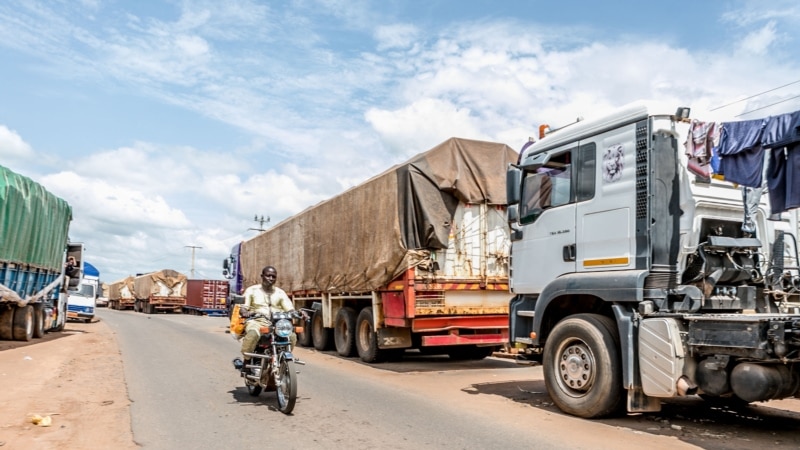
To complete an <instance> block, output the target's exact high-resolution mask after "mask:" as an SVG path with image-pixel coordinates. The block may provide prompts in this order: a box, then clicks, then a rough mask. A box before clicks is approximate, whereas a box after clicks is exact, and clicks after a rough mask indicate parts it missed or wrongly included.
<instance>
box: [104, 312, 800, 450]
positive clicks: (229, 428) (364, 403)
mask: <svg viewBox="0 0 800 450" xmlns="http://www.w3.org/2000/svg"><path fill="white" fill-rule="evenodd" d="M99 317H100V318H101V320H103V321H105V322H106V323H107V324H108V325H109V326H110V327H111V329H112V330H113V331H114V333H115V335H116V339H117V341H118V344H119V347H120V350H121V354H122V358H123V362H124V367H125V370H124V376H125V381H126V383H127V386H128V394H129V397H130V399H131V401H132V406H131V416H132V428H133V434H134V439H135V441H136V442H137V443H139V444H140V445H142V446H143V447H144V448H147V449H176V448H195V449H217V448H240V449H250V448H253V449H255V448H282V449H291V448H297V449H310V448H324V449H339V448H342V449H344V448H347V449H375V448H381V449H412V448H413V449H486V448H508V449H516V448H520V449H539V448H541V449H579V448H581V449H605V448H607V449H615V450H622V449H628V448H630V449H634V448H637V449H639V448H642V447H647V448H648V449H649V450H654V449H660V448H664V449H677V448H710V449H724V448H732V449H738V448H742V449H743V448H752V446H754V445H755V446H763V444H766V443H768V444H771V445H770V448H791V446H792V445H795V446H796V444H797V441H795V440H792V439H793V436H795V435H797V431H798V430H800V415H798V414H796V413H783V412H780V413H777V414H776V415H773V413H772V410H771V409H770V408H760V409H759V410H757V411H756V412H757V414H755V415H756V416H757V417H756V418H753V417H750V418H747V417H746V418H744V419H743V420H744V422H736V427H737V428H736V429H735V430H733V431H730V430H728V427H727V424H726V423H725V422H726V421H728V420H733V419H731V417H733V416H725V417H723V418H722V419H717V422H715V421H714V419H709V420H707V421H705V422H703V418H704V417H709V416H708V414H707V411H708V410H707V409H705V407H704V406H703V405H702V403H701V405H700V406H703V408H702V409H698V405H697V404H695V403H691V402H689V403H684V404H681V403H678V404H677V405H668V406H667V407H666V408H665V411H664V412H663V413H659V414H649V415H639V416H627V417H621V418H614V419H608V420H602V421H588V420H583V419H578V418H574V417H570V416H567V415H564V414H562V413H560V411H558V410H556V409H555V408H554V407H553V406H552V403H551V402H549V397H547V394H546V392H544V384H543V382H542V381H541V380H542V377H541V368H540V367H528V366H520V365H518V364H516V363H514V362H513V361H510V360H505V359H498V358H487V359H485V360H482V361H464V362H456V361H450V360H449V359H447V358H446V357H430V356H425V357H423V356H419V355H417V356H415V355H413V354H412V355H407V357H406V358H405V359H404V360H403V361H401V362H393V363H385V364H378V365H367V364H363V363H361V362H360V360H358V359H357V358H341V357H339V356H337V355H335V354H333V353H320V352H316V351H314V350H313V349H306V348H298V349H296V351H295V354H296V355H297V356H298V357H299V358H301V359H302V360H304V361H305V362H307V365H305V366H299V369H300V374H299V376H298V380H299V383H298V384H299V399H298V402H297V405H296V407H295V410H294V412H293V414H292V415H289V416H286V415H284V414H281V413H280V412H278V411H277V410H276V409H275V405H276V400H275V397H274V393H269V392H266V393H262V394H261V395H260V396H259V397H255V398H254V397H251V396H250V395H248V393H247V390H246V389H245V387H244V384H243V383H242V381H241V378H240V377H239V375H238V372H237V371H235V370H234V369H233V366H232V364H231V360H232V359H233V358H234V357H235V356H237V355H238V352H239V343H238V342H237V341H235V340H234V339H233V338H232V337H231V336H230V335H229V334H227V333H226V330H227V319H225V318H218V317H199V316H191V315H180V314H169V315H168V314H156V315H146V314H141V313H134V312H132V311H115V310H106V309H102V310H100V311H99ZM698 411H706V412H698ZM760 412H766V417H767V419H766V420H765V419H764V417H765V416H763V415H759V414H758V413H760ZM775 421H779V422H777V423H779V426H780V427H781V428H780V429H779V430H777V432H776V430H774V429H769V427H767V429H766V430H764V428H765V427H764V424H766V423H776V422H775ZM698 422H699V425H698ZM760 430H764V431H763V432H764V433H765V434H764V435H759V433H761V432H762V431H760ZM782 430H785V431H786V433H787V434H786V436H782V435H781V432H782ZM788 436H791V437H792V438H791V439H787V438H786V437H788ZM786 444H788V445H790V447H786V446H784V445H786Z"/></svg>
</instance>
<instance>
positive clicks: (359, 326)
mask: <svg viewBox="0 0 800 450" xmlns="http://www.w3.org/2000/svg"><path fill="white" fill-rule="evenodd" d="M372 319H373V317H372V308H370V307H367V308H364V309H362V310H361V312H360V313H358V318H357V319H356V327H355V341H356V342H355V343H356V350H357V351H358V356H359V357H360V358H361V360H362V361H364V362H365V363H374V362H380V361H382V360H383V356H384V355H383V352H382V351H381V349H379V348H378V334H377V333H375V327H374V326H373V324H372Z"/></svg>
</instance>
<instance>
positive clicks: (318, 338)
mask: <svg viewBox="0 0 800 450" xmlns="http://www.w3.org/2000/svg"><path fill="white" fill-rule="evenodd" d="M332 332H333V330H331V329H330V328H325V327H324V326H322V310H316V311H314V314H313V315H312V316H311V340H312V341H313V343H314V349H315V350H317V351H319V352H324V351H325V350H330V348H331V342H333V336H332Z"/></svg>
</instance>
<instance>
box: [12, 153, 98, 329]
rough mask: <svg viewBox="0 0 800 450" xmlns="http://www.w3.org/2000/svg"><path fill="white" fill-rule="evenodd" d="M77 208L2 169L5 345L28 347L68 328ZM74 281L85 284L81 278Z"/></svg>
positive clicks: (31, 181) (75, 249)
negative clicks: (11, 342)
mask: <svg viewBox="0 0 800 450" xmlns="http://www.w3.org/2000/svg"><path fill="white" fill-rule="evenodd" d="M71 220H72V208H71V207H70V206H69V204H68V203H67V202H66V201H65V200H63V199H61V198H59V197H57V196H55V195H53V194H52V193H50V192H49V191H47V190H46V189H45V188H44V187H43V186H42V185H40V184H39V183H37V182H35V181H33V180H31V179H30V178H28V177H25V176H23V175H20V174H17V173H15V172H13V171H11V170H10V169H8V168H6V167H3V166H0V339H5V340H11V339H13V340H21V341H28V340H30V339H31V338H39V337H42V336H43V335H44V333H45V331H49V330H54V331H60V330H62V329H63V328H64V323H65V322H66V317H67V312H66V307H67V289H66V286H65V279H66V278H65V265H66V258H67V252H68V251H71V253H70V254H72V255H76V256H78V258H80V254H81V249H82V247H81V246H74V247H73V248H69V247H68V246H69V224H70V221H71ZM75 275H77V276H75V277H73V279H74V281H75V282H76V283H79V282H80V273H79V272H78V273H76V274H75Z"/></svg>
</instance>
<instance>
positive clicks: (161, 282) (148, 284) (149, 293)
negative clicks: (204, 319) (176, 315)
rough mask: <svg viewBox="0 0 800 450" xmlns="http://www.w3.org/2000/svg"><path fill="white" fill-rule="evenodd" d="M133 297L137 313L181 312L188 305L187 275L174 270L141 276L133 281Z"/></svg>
mask: <svg viewBox="0 0 800 450" xmlns="http://www.w3.org/2000/svg"><path fill="white" fill-rule="evenodd" d="M133 296H134V297H135V298H136V303H135V306H134V309H135V310H136V311H139V312H143V313H145V314H154V313H156V312H159V311H162V312H181V311H182V310H183V307H184V306H185V305H186V275H184V274H182V273H180V272H177V271H175V270H172V269H164V270H158V271H155V272H150V273H145V274H139V275H137V276H136V277H134V279H133Z"/></svg>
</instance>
